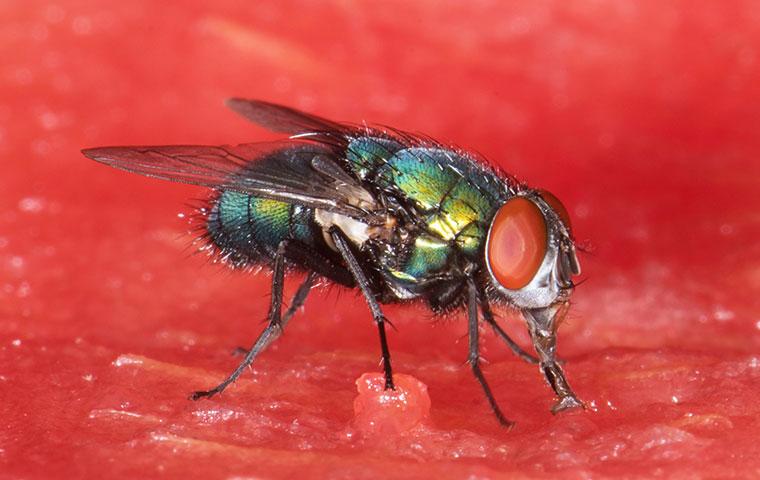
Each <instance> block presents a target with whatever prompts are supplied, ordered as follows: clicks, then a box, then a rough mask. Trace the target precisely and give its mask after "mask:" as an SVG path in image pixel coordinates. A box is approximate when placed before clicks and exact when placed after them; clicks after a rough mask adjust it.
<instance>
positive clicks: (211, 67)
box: [0, 0, 760, 479]
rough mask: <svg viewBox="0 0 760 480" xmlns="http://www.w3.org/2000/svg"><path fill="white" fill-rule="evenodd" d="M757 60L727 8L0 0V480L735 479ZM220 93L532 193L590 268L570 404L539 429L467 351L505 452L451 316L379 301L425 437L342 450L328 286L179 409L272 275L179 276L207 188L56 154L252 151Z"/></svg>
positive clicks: (753, 349) (236, 338) (360, 338)
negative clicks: (455, 161)
mask: <svg viewBox="0 0 760 480" xmlns="http://www.w3.org/2000/svg"><path fill="white" fill-rule="evenodd" d="M486 3H487V2H486ZM759 45H760V7H758V6H757V2H756V1H753V0H746V1H739V0H736V1H733V0H728V1H724V2H707V1H696V2H695V1H691V0H664V1H660V2H630V1H623V0H610V1H605V2H598V1H590V0H569V1H567V0H562V1H560V0H548V1H543V2H493V3H492V4H490V6H488V5H487V4H483V3H476V2H451V3H442V2H431V1H428V2H407V1H401V0H398V1H390V2H357V3H352V2H348V3H347V2H342V1H330V0H328V1H325V2H306V1H291V0H286V1H282V2H280V1H277V2H275V1H257V2H236V1H235V2H233V1H229V0H217V1H215V2H213V3H209V2H206V1H199V0H190V1H165V2H160V3H159V2H148V1H145V0H135V1H130V2H123V1H115V0H103V1H100V2H91V1H85V0H71V1H59V2H55V3H50V2H43V1H36V0H25V1H20V0H16V1H14V0H11V1H10V2H5V3H4V5H3V21H2V27H1V28H0V58H2V59H3V60H2V62H0V158H1V159H2V173H1V174H0V419H2V420H0V472H2V474H1V475H0V476H3V477H4V478H77V477H78V478H82V477H87V478H100V477H104V476H108V477H110V478H124V477H131V478H152V477H159V476H164V477H169V478H207V479H209V478H235V477H238V478H254V477H255V478H307V479H308V478H328V477H329V478H378V479H380V478H388V477H389V476H393V477H397V478H436V479H448V478H515V477H520V478H522V477H527V478H556V477H557V476H558V475H561V476H563V477H565V478H588V477H595V478H605V477H607V478H612V477H615V478H617V477H619V476H625V477H628V478H635V477H639V478H651V477H653V476H659V477H670V478H694V477H710V478H717V477H721V478H726V477H734V478H739V477H741V478H747V477H753V476H757V475H758V472H760V443H758V442H757V432H758V430H760V417H759V416H758V414H759V413H760V404H759V403H758V401H757V398H758V397H760V305H759V304H758V302H759V301H760V300H759V299H760V241H758V240H760V216H759V215H760V214H759V213H758V212H760V195H758V190H759V189H760V188H759V187H760V89H758V82H757V79H758V78H760V47H758V46H759ZM235 95H237V96H250V97H256V98H262V99H266V100H269V101H274V102H279V103H285V104H288V105H291V106H293V107H296V108H300V109H305V110H309V111H313V112H315V113H318V114H321V115H325V116H327V117H330V118H335V119H338V120H347V121H361V120H363V119H366V120H368V121H372V122H376V123H380V124H387V125H393V126H395V127H398V128H402V129H409V130H413V131H419V132H424V133H426V134H429V135H431V136H433V137H435V138H438V139H441V140H446V141H451V142H453V143H456V144H458V145H461V146H463V147H467V148H472V149H476V150H478V151H479V152H480V153H482V154H483V155H484V156H485V157H487V158H489V159H490V160H491V161H492V162H494V163H497V164H498V165H500V166H501V167H503V168H504V169H505V170H506V171H508V172H511V173H513V174H515V175H516V176H518V178H520V179H521V180H524V181H526V182H528V183H529V184H531V185H533V186H536V187H540V188H545V189H547V190H549V191H551V192H552V193H554V194H555V195H557V197H558V198H560V199H561V200H562V202H563V203H564V204H565V205H566V206H567V208H568V211H569V213H570V216H571V217H572V222H573V233H574V235H575V237H576V239H578V241H579V242H580V243H582V244H584V245H587V246H588V248H586V249H585V250H586V253H582V254H581V257H580V260H581V263H582V266H583V270H584V274H583V277H584V281H583V283H581V284H580V285H579V287H578V288H577V290H576V292H575V295H574V299H573V302H574V304H573V306H572V309H571V311H570V314H569V315H568V316H567V318H566V321H565V323H564V324H563V325H562V327H561V328H560V335H559V342H560V343H559V349H560V355H561V357H562V358H563V359H564V360H565V364H564V368H565V370H566V372H567V375H568V378H569V380H570V382H571V384H572V385H573V386H574V388H575V390H576V391H577V393H578V395H579V397H580V398H582V399H583V400H584V401H586V402H587V404H588V407H589V408H588V410H586V411H570V412H566V413H562V414H559V415H557V416H553V415H551V413H550V412H549V408H550V407H551V405H552V404H553V399H552V395H551V393H550V391H549V389H548V388H547V386H546V385H545V383H544V381H543V380H542V378H541V376H540V375H539V372H538V371H537V369H536V368H535V367H534V366H531V365H528V364H525V363H523V362H521V361H520V360H518V359H516V358H514V357H513V356H512V355H510V354H509V352H507V349H506V348H505V347H504V345H503V344H501V343H500V342H499V340H498V339H497V338H495V337H494V336H493V335H491V334H490V332H486V331H484V332H483V356H484V358H485V360H487V362H486V363H484V370H485V374H486V376H487V377H488V378H489V379H490V381H491V384H492V387H493V390H494V394H495V396H496V397H497V398H498V400H499V401H500V403H501V405H502V407H503V409H504V411H505V414H506V415H507V416H508V417H509V418H510V419H511V420H514V421H515V422H516V426H515V428H514V429H512V430H511V431H507V430H505V429H502V428H501V427H499V425H498V424H497V422H496V420H495V418H494V416H493V415H492V414H491V412H490V411H489V408H488V404H487V402H486V400H485V398H484V396H483V394H482V392H481V391H480V389H479V387H478V385H477V382H476V381H475V380H474V379H473V378H472V376H471V373H470V371H469V369H468V368H467V366H466V365H465V363H464V360H465V358H466V350H467V342H466V340H465V334H466V322H464V319H463V318H460V317H461V316H453V317H451V318H447V319H442V320H437V319H435V318H434V317H433V316H432V315H431V314H430V313H429V312H427V311H426V310H424V309H422V308H420V307H389V308H387V309H386V314H387V316H388V318H389V319H390V320H391V321H392V322H393V324H394V325H395V327H396V328H395V329H391V330H390V331H389V333H388V335H389V342H390V347H391V351H392V354H393V366H394V368H395V370H396V372H397V373H398V374H408V375H411V376H413V377H414V378H415V379H417V380H419V381H420V382H422V383H424V384H425V385H427V387H428V393H429V397H430V402H431V406H430V414H429V417H428V419H427V420H425V421H424V422H422V424H421V425H419V426H416V427H413V428H411V429H409V430H406V431H405V432H402V433H398V434H385V435H383V436H382V441H377V440H376V439H373V438H370V437H368V436H366V435H359V434H358V433H357V432H358V430H359V429H358V428H357V427H356V425H355V424H354V422H355V418H354V412H353V402H354V398H355V396H356V388H355V383H354V382H355V380H356V379H357V378H359V377H360V376H361V375H362V374H364V373H366V372H372V373H374V372H380V366H379V364H378V360H379V356H380V352H379V345H378V342H377V339H376V329H375V328H374V326H373V325H372V322H371V320H370V317H369V313H368V311H367V308H366V306H365V305H364V304H363V302H362V301H361V299H360V298H359V297H358V296H357V295H356V294H355V293H353V292H346V291H343V290H340V289H337V288H326V289H322V290H320V291H318V292H317V293H316V294H315V295H314V296H313V297H312V298H310V299H309V300H308V301H307V304H306V308H305V310H304V312H303V313H301V314H299V315H298V316H297V317H295V318H294V319H293V321H292V322H291V323H290V324H289V325H288V329H287V331H286V333H285V335H284V336H283V337H282V338H281V339H280V340H279V342H278V343H277V344H276V345H274V346H273V347H272V348H271V349H270V351H267V352H266V353H265V354H264V355H262V356H261V358H260V360H259V361H258V362H257V363H256V364H255V365H254V367H253V368H252V369H251V371H250V372H247V373H246V374H245V375H244V376H243V377H242V378H241V379H240V380H239V381H238V382H237V384H235V385H234V386H233V387H231V388H229V389H228V390H227V391H226V392H224V394H223V395H220V396H217V397H215V398H213V399H211V400H202V401H198V402H193V401H190V400H188V399H187V396H188V394H189V393H190V392H191V391H193V390H197V389H203V388H208V387H211V386H213V385H215V384H216V382H218V381H219V380H220V379H221V378H223V376H224V375H225V374H227V373H228V372H229V371H230V370H231V368H232V367H233V366H234V365H235V363H236V362H237V361H238V359H237V358H234V357H232V356H230V351H231V350H232V349H233V348H234V347H236V346H239V345H243V346H245V345H248V344H250V343H251V341H252V340H253V338H254V337H255V335H256V334H257V333H258V332H259V331H260V329H261V328H262V326H263V325H262V323H261V322H262V320H263V319H264V318H265V315H266V310H267V304H268V292H269V280H270V278H269V277H268V276H267V275H266V274H260V275H257V276H252V275H248V274H244V273H230V272H228V271H226V270H224V269H223V268H221V267H219V266H213V265H209V264H208V261H207V259H205V258H204V257H203V256H202V255H193V254H192V248H189V244H190V239H189V238H188V236H186V235H184V232H185V231H186V229H187V228H186V222H185V221H184V220H183V219H181V218H180V219H178V218H177V214H178V213H185V214H188V213H191V210H190V209H189V208H188V207H185V206H184V204H185V203H186V202H187V201H188V200H189V199H197V198H204V197H205V195H206V192H205V191H203V190H202V189H199V188H194V187H190V186H184V185H176V184H171V183H167V182H160V181H157V180H151V179H147V178H143V177H138V176H135V175H129V174H126V173H124V172H118V171H116V170H112V169H109V168H106V167H104V166H102V165H98V164H96V163H95V162H92V161H89V160H87V159H85V158H83V157H82V156H81V154H80V153H79V150H80V149H81V148H83V147H92V146H99V145H119V144H156V143H159V144H187V143H211V144H221V143H240V142H248V141H254V140H263V139H272V138H274V137H275V136H274V135H273V134H271V133H267V132H264V131H262V130H261V129H259V128H257V127H255V126H253V125H251V124H249V123H246V122H245V120H243V119H241V118H238V117H237V116H235V115H234V114H233V113H231V112H229V111H227V110H226V109H225V107H224V106H223V103H222V102H223V100H224V99H225V98H227V97H230V96H235ZM296 285H297V279H291V280H290V281H289V282H288V285H287V293H288V294H292V293H293V292H294V290H295V287H296ZM503 321H504V323H505V325H506V326H507V329H508V330H509V332H511V333H512V334H513V335H514V336H515V337H516V338H517V340H518V341H519V342H520V343H522V344H523V345H528V338H527V335H526V333H525V329H524V325H523V323H522V322H521V321H520V320H519V318H518V317H517V316H515V315H513V314H510V313H509V312H504V320H503ZM360 417H361V416H360Z"/></svg>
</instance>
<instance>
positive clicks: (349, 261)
mask: <svg viewBox="0 0 760 480" xmlns="http://www.w3.org/2000/svg"><path fill="white" fill-rule="evenodd" d="M330 237H331V238H332V241H333V243H334V244H335V247H336V248H337V249H338V252H339V253H340V255H341V256H342V257H343V260H344V261H345V262H346V266H347V267H348V270H349V271H350V272H351V275H353V277H354V280H355V281H356V284H357V285H358V286H359V289H360V290H361V292H362V295H364V299H365V300H366V301H367V305H369V309H370V312H372V319H373V320H374V321H375V323H376V324H377V330H378V333H379V334H380V350H381V353H382V356H383V371H384V372H385V389H386V390H394V389H395V387H394V385H393V369H392V368H391V352H390V349H389V348H388V339H387V337H386V335H385V323H386V322H387V320H386V319H385V316H384V315H383V312H382V310H380V305H379V304H378V303H377V299H376V298H375V293H374V292H373V291H372V286H371V285H370V283H369V280H367V276H366V274H365V273H364V270H363V269H362V267H361V265H360V264H359V261H358V260H357V259H356V256H355V255H354V252H353V251H351V246H350V243H349V240H348V239H347V238H346V236H345V234H344V233H343V232H342V231H341V230H340V229H339V228H337V227H332V228H331V229H330Z"/></svg>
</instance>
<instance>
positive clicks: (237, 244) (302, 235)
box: [206, 191, 315, 267]
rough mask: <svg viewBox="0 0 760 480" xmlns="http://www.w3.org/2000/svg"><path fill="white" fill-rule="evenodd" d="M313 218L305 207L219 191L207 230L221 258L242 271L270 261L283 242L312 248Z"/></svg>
mask: <svg viewBox="0 0 760 480" xmlns="http://www.w3.org/2000/svg"><path fill="white" fill-rule="evenodd" d="M313 217H314V212H313V210H312V209H310V208H307V207H303V206H300V205H294V204H289V203H285V202H280V201H277V200H269V199H266V198H259V197H254V196H252V195H246V194H243V193H238V192H233V191H222V192H220V193H219V196H218V198H217V199H216V200H214V201H213V204H212V206H211V209H210V212H209V215H208V219H207V222H206V228H207V230H208V236H209V239H210V241H211V242H212V244H213V245H214V246H215V247H216V248H218V249H219V252H220V254H221V257H222V258H223V259H225V260H226V261H227V262H228V263H230V264H232V265H234V266H241V267H242V266H249V265H252V264H254V265H255V264H260V263H262V262H267V261H269V260H271V259H272V258H274V255H275V253H276V251H277V247H278V245H279V244H280V242H282V241H283V240H298V241H300V242H302V243H305V244H307V245H313V244H314V238H315V236H314V235H315V232H314V228H313Z"/></svg>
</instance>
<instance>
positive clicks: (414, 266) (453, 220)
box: [347, 137, 506, 284]
mask: <svg viewBox="0 0 760 480" xmlns="http://www.w3.org/2000/svg"><path fill="white" fill-rule="evenodd" d="M348 152H349V154H348V155H347V157H348V159H349V161H350V162H351V165H352V168H353V170H354V172H355V173H356V174H357V175H358V176H359V177H360V178H362V179H365V180H370V181H372V182H373V183H374V184H376V185H377V186H379V187H380V188H381V189H383V190H387V191H389V192H392V193H395V194H397V195H398V197H399V198H401V199H403V200H405V202H406V203H408V204H410V207H411V208H413V209H414V211H415V214H416V216H418V217H419V218H420V220H422V222H423V223H424V228H422V229H414V232H415V234H414V235H413V237H412V238H411V239H410V240H409V241H408V243H409V247H408V248H406V251H405V252H404V253H405V254H403V253H402V254H401V255H398V253H399V252H397V251H392V252H390V253H389V254H388V255H384V256H383V257H382V258H380V262H381V264H383V265H384V266H385V268H386V269H387V273H388V274H390V275H391V276H392V277H393V278H395V279H396V280H397V281H400V282H402V283H406V284H415V283H418V282H421V281H425V280H427V279H428V278H430V277H431V276H434V275H436V274H437V273H438V272H441V271H443V270H444V269H446V268H448V267H450V262H451V261H452V259H453V257H455V256H456V255H458V254H463V255H465V256H468V257H470V258H472V257H476V256H477V255H478V254H479V253H480V252H481V249H482V247H483V244H484V243H485V239H486V235H487V233H488V225H489V224H490V220H491V218H492V217H493V215H494V213H495V211H496V209H497V208H498V206H499V205H500V204H501V203H503V199H504V198H505V196H506V192H505V185H504V183H503V182H502V181H501V180H500V179H498V178H497V177H496V176H495V175H494V174H493V172H491V171H488V170H485V169H483V168H482V167H480V166H479V165H477V164H475V163H474V162H472V160H469V159H465V158H462V157H461V156H460V155H459V154H457V153H456V152H454V151H452V150H449V149H443V148H436V147H417V148H405V149H401V148H400V147H399V146H398V144H396V143H395V142H393V141H392V140H386V139H378V138H373V137H360V138H358V139H355V140H353V141H352V142H351V143H350V144H349V149H348Z"/></svg>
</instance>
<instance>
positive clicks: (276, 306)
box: [190, 240, 310, 400]
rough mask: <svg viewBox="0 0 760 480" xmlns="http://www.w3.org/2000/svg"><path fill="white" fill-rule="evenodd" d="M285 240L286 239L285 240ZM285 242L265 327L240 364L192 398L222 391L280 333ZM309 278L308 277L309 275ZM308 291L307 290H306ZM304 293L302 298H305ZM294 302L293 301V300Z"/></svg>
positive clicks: (278, 257)
mask: <svg viewBox="0 0 760 480" xmlns="http://www.w3.org/2000/svg"><path fill="white" fill-rule="evenodd" d="M285 242H287V240H286V241H285ZM285 242H282V243H280V245H279V247H278V249H277V253H276V254H275V257H274V265H273V269H272V270H273V274H272V298H271V304H270V305H269V315H268V323H267V327H266V328H265V329H264V331H263V332H261V335H259V337H258V338H257V339H256V342H255V343H254V344H253V346H252V347H251V349H250V350H248V352H247V353H246V354H245V358H243V361H242V362H240V365H238V366H237V368H236V369H235V370H234V371H233V372H232V373H231V374H230V375H229V376H228V377H227V378H226V379H225V380H224V381H223V382H222V383H220V384H219V385H217V386H216V387H214V388H212V389H211V390H201V391H198V392H194V393H193V394H192V395H190V398H191V399H192V400H198V399H201V398H203V397H208V398H211V397H213V396H214V395H216V394H217V393H222V392H223V391H224V389H225V388H227V387H228V386H229V384H231V383H232V382H234V381H235V380H237V378H238V377H239V376H240V375H241V374H242V373H243V372H244V371H245V369H246V368H247V367H248V366H249V365H251V364H252V363H253V361H254V360H255V359H256V356H257V355H258V354H259V353H261V352H262V351H263V350H264V349H265V348H266V347H267V346H268V345H269V344H270V343H272V342H273V341H274V340H275V339H277V337H279V336H280V334H281V333H282V321H281V318H280V312H281V309H282V287H283V285H284V282H285V253H284V252H285ZM309 278H310V277H309ZM306 293H308V291H307V292H306ZM305 298H306V297H305V295H304V299H305ZM294 303H295V302H294Z"/></svg>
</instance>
